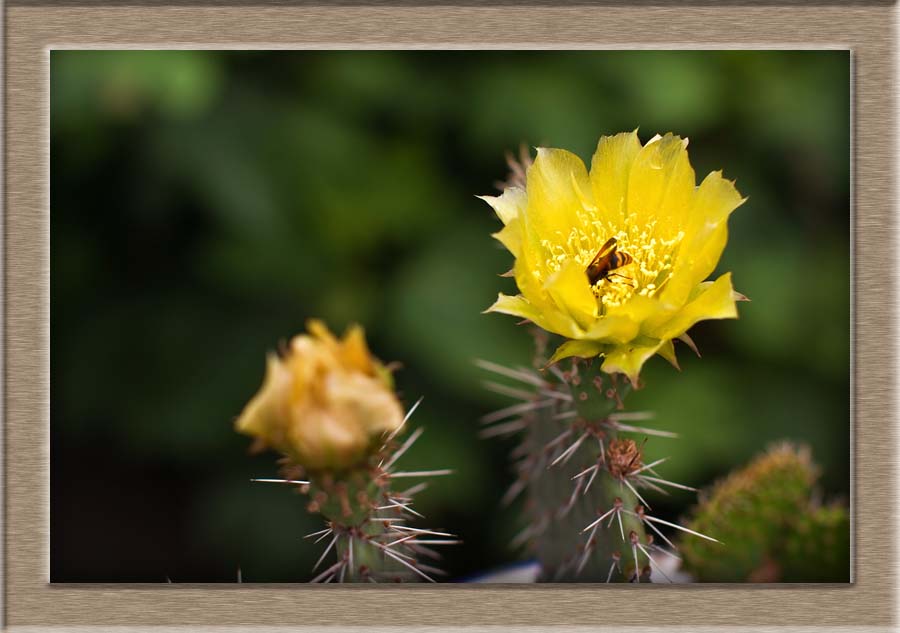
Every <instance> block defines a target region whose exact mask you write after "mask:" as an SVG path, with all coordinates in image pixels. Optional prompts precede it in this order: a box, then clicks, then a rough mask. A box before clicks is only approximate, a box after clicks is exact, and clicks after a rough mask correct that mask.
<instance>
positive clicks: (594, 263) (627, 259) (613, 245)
mask: <svg viewBox="0 0 900 633" xmlns="http://www.w3.org/2000/svg"><path fill="white" fill-rule="evenodd" d="M617 242H618V240H616V238H614V237H611V238H609V239H608V240H606V243H604V244H603V246H601V247H600V250H599V251H597V255H596V256H595V257H594V259H593V260H591V263H590V264H588V265H587V268H585V269H584V272H585V274H586V275H587V278H588V281H589V282H590V284H591V287H594V286H596V285H597V284H598V283H599V282H601V281H603V280H604V279H609V277H610V276H615V277H621V278H622V279H630V278H629V277H626V276H625V275H623V274H621V273H617V272H615V271H616V270H617V269H619V268H623V267H625V266H628V265H629V264H630V263H632V262H633V261H634V258H633V257H632V256H631V255H629V254H628V253H626V252H625V251H620V250H618V246H617Z"/></svg>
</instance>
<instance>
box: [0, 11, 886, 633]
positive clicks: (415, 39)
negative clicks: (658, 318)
mask: <svg viewBox="0 0 900 633" xmlns="http://www.w3.org/2000/svg"><path fill="white" fill-rule="evenodd" d="M896 17H897V16H896V7H895V6H894V5H893V4H889V3H882V2H871V3H856V4H854V5H852V6H846V7H844V6H837V5H831V4H825V5H818V6H809V5H806V4H800V3H792V4H784V5H775V4H771V5H768V6H752V7H751V6H738V5H736V4H734V5H728V4H727V3H726V5H725V6H710V5H705V4H702V5H695V6H689V7H685V6H681V5H676V4H675V3H667V4H666V5H665V6H645V5H644V4H642V3H634V4H627V3H618V2H608V3H602V2H596V3H595V2H581V3H577V4H572V5H569V6H544V5H542V4H538V3H533V4H529V5H526V6H510V5H496V6H477V5H474V4H469V3H459V4H455V5H454V4H445V5H441V6H437V7H429V6H424V5H421V6H420V5H418V4H413V3H397V4H394V5H391V4H387V3H377V2H368V3H363V2H360V3H341V4H338V5H336V6H332V7H325V6H320V5H318V4H313V3H306V2H297V3H274V2H273V3H266V2H259V1H258V2H255V3H252V4H247V5H241V4H238V3H229V4H227V5H225V6H210V5H209V4H206V3H201V2H196V3H179V4H177V5H176V4H163V3H159V4H157V3H150V2H137V3H127V2H121V3H112V4H100V3H92V2H84V3H79V2H74V1H70V2H63V3H54V2H50V1H43V2H38V1H32V0H14V1H12V2H9V3H7V5H6V7H5V16H4V19H5V27H6V29H5V31H6V34H7V40H6V41H7V46H6V60H5V61H6V70H7V72H6V79H7V84H6V87H5V90H4V104H5V106H6V107H5V112H6V132H7V133H6V135H5V143H6V144H5V149H6V152H5V159H6V160H5V178H4V182H5V191H4V194H5V196H4V198H5V202H6V204H5V209H6V214H5V224H4V233H5V238H6V239H5V242H4V244H5V251H6V253H5V254H6V257H5V268H4V270H5V277H4V279H5V291H6V318H5V336H4V349H5V352H6V354H5V360H6V362H5V367H4V369H5V375H6V381H5V394H4V395H5V398H4V404H5V406H4V421H5V425H4V431H5V433H4V456H5V460H6V462H5V463H6V468H5V478H4V491H5V494H6V497H5V512H4V515H5V516H4V519H5V527H6V539H5V542H4V543H5V561H6V564H5V568H4V584H5V592H4V597H5V608H4V614H5V619H6V625H7V626H11V627H17V626H26V625H28V626H39V627H45V628H49V627H73V626H91V627H99V626H101V625H103V626H124V625H128V626H139V627H142V626H148V627H149V626H159V625H165V626H167V627H173V626H191V627H194V626H197V627H200V626H236V625H240V626H242V627H263V626H269V627H275V626H291V627H298V628H299V627H311V628H310V630H313V629H319V628H320V627H322V626H325V625H332V626H335V625H336V626H342V627H347V628H351V627H365V630H367V631H373V630H380V629H382V628H384V629H387V628H390V627H410V628H412V627H423V626H436V627H440V629H441V630H452V628H454V627H462V626H479V627H484V626H502V627H505V628H508V629H509V630H516V628H517V627H523V628H524V627H532V626H534V627H540V628H541V630H553V629H557V628H558V629H559V630H568V629H569V628H573V627H600V628H602V627H616V628H620V627H629V626H630V627H653V628H661V627H664V626H670V625H685V626H690V627H691V629H692V630H697V629H698V628H700V627H702V626H712V627H715V629H716V630H726V629H725V627H728V626H734V627H738V626H752V627H756V628H763V627H765V628H771V629H775V628H779V629H782V628H783V629H787V630H790V629H791V628H794V627H801V626H809V625H822V626H825V625H831V626H836V625H853V626H860V627H867V629H866V630H876V629H879V628H881V629H883V630H889V629H892V627H893V625H895V624H896V620H895V600H896V597H895V593H896V589H897V583H896V573H895V569H896V567H895V565H894V562H895V560H896V553H897V552H896V550H897V546H896V544H895V539H894V538H893V536H892V533H891V532H890V526H886V525H885V524H886V522H889V521H891V519H892V518H893V517H894V516H895V512H896V510H897V508H896V488H895V487H894V485H893V484H894V482H895V481H896V467H895V464H896V462H897V459H896V454H895V452H894V451H895V450H896V446H897V442H896V439H897V429H896V423H895V418H896V409H895V407H896V396H895V393H894V386H895V385H896V379H897V372H896V362H895V361H894V360H893V359H892V358H891V357H890V355H889V354H888V355H887V358H886V355H885V353H884V351H883V349H882V348H883V347H884V346H885V344H886V343H887V342H888V341H893V340H894V336H896V318H895V316H894V313H893V310H892V307H893V304H894V302H895V300H896V295H895V289H894V287H893V286H892V285H891V281H892V277H893V276H892V275H891V274H890V271H892V270H893V269H894V267H895V263H896V260H895V253H894V245H893V244H892V242H891V237H892V232H893V230H894V229H895V227H896V219H895V215H894V208H895V195H896V192H895V187H896V185H895V181H894V177H895V174H896V158H895V134H896V110H895V106H894V96H893V94H892V88H893V86H895V83H896V65H895V58H894V56H895V54H896V43H895V39H894V29H895V26H894V25H895V21H896ZM54 48H103V49H116V48H217V49H218V48H221V49H231V48H240V49H256V48H265V49H272V48H276V49H279V48H283V49H293V48H372V49H378V48H454V49H466V48H550V49H554V48H563V49H564V48H628V49H631V48H679V49H684V48H735V49H741V48H790V49H802V48H838V49H850V50H851V51H852V65H853V68H852V81H853V82H854V83H853V95H854V96H853V104H852V108H851V111H852V116H853V118H854V120H853V123H852V126H851V129H852V135H853V139H852V148H853V149H852V151H853V161H852V166H853V167H852V169H853V173H852V177H851V178H852V183H853V185H852V190H853V208H852V210H851V218H850V220H851V223H850V231H851V243H852V246H853V250H854V260H855V261H854V273H853V279H852V288H853V313H852V315H850V316H851V317H852V319H853V320H852V332H853V336H852V345H853V354H852V358H853V361H852V366H851V367H850V368H849V369H850V370H851V371H852V372H853V376H854V379H853V380H852V382H851V384H852V394H851V416H852V424H851V435H852V438H851V447H852V451H853V457H852V464H853V466H852V469H851V470H852V473H851V474H852V477H853V485H852V491H853V493H852V499H851V504H852V505H851V509H852V513H853V523H852V526H853V527H852V529H853V535H852V541H851V542H852V543H853V552H852V560H853V572H852V579H853V582H852V583H850V584H848V585H843V584H841V585H821V584H818V585H741V586H733V585H732V586H725V585H686V586H672V587H666V588H662V587H656V586H654V587H649V588H644V589H643V591H653V592H654V593H653V596H652V607H651V606H650V604H651V603H649V602H647V601H639V602H638V603H637V605H639V606H636V603H635V600H634V596H633V595H626V592H630V591H634V590H636V589H635V588H632V587H628V588H613V587H607V586H600V585H597V586H593V585H554V584H545V585H516V586H513V585H509V586H505V585H492V586H469V585H462V584H457V585H453V584H446V585H439V586H402V587H368V586H367V587H318V586H307V585H265V584H263V585H256V584H252V585H251V584H243V585H238V584H233V585H199V584H178V585H165V584H159V585H96V584H79V585H73V584H50V583H49V568H50V565H49V539H50V529H49V525H50V523H49V496H50V485H49V478H50V460H49V437H50V414H51V412H50V405H49V392H50V384H49V380H50V379H49V367H50V362H51V354H52V350H51V349H50V342H49V341H50V321H51V306H50V300H49V297H50V290H49V288H50V266H49V254H50V248H51V245H50V243H49V225H50V222H51V220H52V219H51V217H50V199H49V173H50V171H49V156H50V155H49V148H48V145H49V59H50V56H49V50H51V49H54ZM875 367H877V369H874V368H875ZM886 527H887V528H888V529H885V528H886ZM638 590H640V589H638ZM94 630H99V629H97V628H95V629H94Z"/></svg>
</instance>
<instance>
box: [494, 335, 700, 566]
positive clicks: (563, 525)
mask: <svg viewBox="0 0 900 633" xmlns="http://www.w3.org/2000/svg"><path fill="white" fill-rule="evenodd" d="M544 338H545V335H544V334H543V333H541V332H536V333H535V340H536V342H537V347H538V354H537V358H536V362H535V369H527V368H509V367H504V366H501V365H497V364H495V363H491V362H487V361H479V365H480V366H481V367H482V368H483V369H486V370H488V371H491V372H494V373H495V374H498V375H501V376H504V377H506V378H511V379H513V380H515V381H517V382H519V383H520V385H519V386H516V387H510V386H508V385H506V384H499V383H496V382H492V381H489V382H486V386H487V387H488V388H489V389H491V390H493V391H496V392H498V393H503V394H506V395H510V396H513V397H517V398H518V399H519V400H521V402H519V403H517V404H514V405H512V406H509V407H506V408H504V409H501V410H499V411H496V412H494V413H492V414H489V415H487V416H485V418H484V419H483V421H484V422H485V423H486V424H489V425H492V426H488V427H487V428H486V429H485V430H484V431H483V432H482V435H483V436H486V437H491V436H498V435H508V434H513V433H519V432H521V435H522V442H521V444H520V445H519V446H518V447H517V448H516V449H515V450H514V451H513V455H512V456H513V458H514V459H515V464H514V468H515V472H516V474H517V478H516V481H515V482H514V483H513V485H512V486H511V487H510V489H509V491H508V492H507V494H506V496H505V497H504V501H505V502H507V503H508V502H511V501H512V500H513V499H514V498H515V497H517V496H519V495H520V494H523V493H524V495H525V497H526V499H525V512H526V515H527V526H526V527H525V528H524V529H523V530H522V531H521V532H520V533H519V534H518V535H517V536H516V537H515V538H514V539H513V543H512V544H513V545H514V546H521V545H527V546H528V547H529V549H530V550H531V551H532V552H533V554H534V555H535V556H536V558H537V560H538V562H539V563H540V565H541V580H543V581H550V582H574V581H578V582H598V581H599V582H616V581H617V582H646V581H647V580H649V578H650V576H651V573H652V572H653V571H654V569H655V570H656V571H658V572H659V576H662V577H663V579H665V574H664V572H662V570H660V569H659V566H658V563H657V562H656V561H655V560H654V558H653V557H652V556H651V555H650V554H651V553H654V552H659V553H660V554H664V555H665V554H668V555H670V556H675V554H673V553H672V552H670V551H669V549H667V548H666V547H663V546H662V544H663V543H665V544H667V545H668V546H669V547H671V548H674V545H673V544H672V542H671V541H670V540H669V539H667V538H666V537H665V536H664V535H663V534H662V532H661V531H660V528H659V527H658V525H659V524H663V525H668V526H669V527H674V528H676V529H681V530H684V528H682V527H681V526H678V525H675V524H670V523H668V522H667V521H663V520H662V519H658V518H657V517H654V516H652V515H650V514H649V511H650V508H649V506H648V505H647V502H646V500H645V499H644V497H643V495H642V494H641V492H639V489H642V488H649V489H656V490H662V487H663V486H674V487H682V488H684V487H685V486H680V485H679V484H675V483H674V482H669V481H666V480H664V479H661V478H660V477H658V476H655V475H657V473H656V472H655V471H654V470H653V469H654V467H655V466H656V465H657V464H658V463H659V462H655V463H651V464H645V463H644V462H643V451H642V445H639V444H637V443H636V442H635V441H634V440H633V439H631V438H628V437H626V435H628V434H634V433H637V434H638V436H640V435H645V436H646V435H651V434H658V435H664V436H666V435H669V436H671V434H668V433H665V432H662V431H656V430H655V429H648V428H645V427H638V426H632V425H630V424H627V423H626V422H625V421H627V420H629V421H630V420H635V419H642V418H646V417H649V416H648V415H647V414H644V413H638V412H632V413H627V412H625V411H623V409H624V399H625V398H626V396H627V395H628V393H629V391H630V389H631V386H630V384H629V383H628V381H627V380H625V379H624V377H622V376H619V375H612V376H610V375H607V374H603V373H601V372H600V371H599V369H598V368H597V365H596V364H592V363H591V362H590V361H582V360H576V361H574V362H572V363H571V366H570V367H571V369H570V370H569V371H563V370H562V369H560V367H559V366H556V365H554V366H550V367H547V368H546V369H544V370H542V369H541V368H542V367H544V366H545V365H546V359H545V357H544V354H543V348H544V347H545V341H544ZM695 535H696V536H698V537H700V538H704V539H708V540H714V539H710V538H709V537H706V536H704V535H703V534H699V533H696V532H695ZM657 538H658V539H660V541H661V542H660V543H657V542H655V539H657Z"/></svg>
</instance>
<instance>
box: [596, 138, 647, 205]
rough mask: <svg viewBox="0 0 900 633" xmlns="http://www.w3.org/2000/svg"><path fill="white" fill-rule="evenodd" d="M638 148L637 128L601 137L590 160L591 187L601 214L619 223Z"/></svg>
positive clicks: (639, 143) (639, 144)
mask: <svg viewBox="0 0 900 633" xmlns="http://www.w3.org/2000/svg"><path fill="white" fill-rule="evenodd" d="M640 151H641V142H640V140H638V135H637V131H635V132H623V133H621V134H616V135H615V136H603V137H601V138H600V142H599V143H598V144H597V151H596V152H594V156H593V158H592V159H591V187H592V189H593V192H594V202H595V204H596V205H597V207H598V209H599V211H600V214H601V217H605V218H607V219H609V220H611V221H617V222H622V221H623V220H624V217H625V205H626V200H627V194H628V175H629V174H630V173H631V166H632V163H634V159H635V157H636V156H637V155H638V152H640Z"/></svg>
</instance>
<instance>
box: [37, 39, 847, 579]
mask: <svg viewBox="0 0 900 633" xmlns="http://www.w3.org/2000/svg"><path fill="white" fill-rule="evenodd" d="M849 85H850V58H849V53H848V52H846V51H818V52H804V51H760V52H717V51H681V52H665V51H641V52H619V51H583V52H568V51H542V52H506V51H484V52H472V51H455V52H431V51H393V52H380V51H363V52H351V51H346V52H341V51H329V52H280V51H279V52H274V51H272V52H194V51H177V52H163V51H127V52H119V51H92V52H82V51H53V52H52V53H51V227H52V228H51V240H52V242H51V275H52V279H51V281H52V286H51V287H52V290H51V301H52V306H53V307H52V314H51V323H52V326H51V345H52V370H51V406H52V421H51V463H52V472H51V576H52V580H53V581H54V582H61V581H68V582H77V581H108V582H115V581H146V582H164V581H165V579H166V578H167V577H168V578H170V579H172V580H173V581H176V582H189V581H193V582H232V581H234V579H235V576H236V571H237V569H238V567H240V568H241V569H242V572H243V577H244V580H245V581H253V582H255V581H267V582H276V581H303V580H308V579H309V577H310V574H309V571H310V567H311V565H312V562H313V561H314V560H315V558H316V557H317V555H318V552H319V546H315V547H314V546H312V545H310V543H309V542H307V541H303V540H301V539H300V535H302V534H305V533H306V532H310V531H312V530H314V529H317V526H318V523H319V520H318V519H312V518H310V517H308V516H307V515H306V514H305V511H304V503H303V501H302V498H299V497H297V496H295V495H294V494H293V493H292V492H291V491H290V490H288V489H286V488H283V487H280V486H274V485H267V484H253V483H250V482H249V479H250V478H251V477H266V476H272V475H273V474H274V473H275V465H274V458H273V456H272V455H271V454H265V455H260V456H253V457H251V456H249V455H248V454H247V448H248V445H249V441H248V440H247V438H245V437H242V436H239V435H237V434H236V433H235V432H234V431H233V429H232V423H233V420H234V418H235V417H236V416H237V414H238V413H239V412H240V411H241V408H242V407H243V405H244V404H245V403H246V402H247V400H248V399H249V398H250V397H251V396H252V395H253V394H254V393H255V391H256V389H257V388H258V387H259V385H260V383H261V381H262V376H263V369H264V359H265V354H266V352H267V351H268V350H272V349H274V348H275V347H276V345H277V344H278V342H279V341H280V340H284V339H288V338H289V337H290V336H292V335H293V334H295V333H298V332H300V331H301V330H302V329H303V327H304V322H305V320H306V319H307V318H308V317H311V316H318V317H322V318H324V319H325V320H326V321H327V322H328V323H329V324H331V325H332V327H333V328H335V329H338V330H341V329H342V328H343V327H344V326H345V325H346V324H348V323H350V322H351V321H359V322H361V323H362V324H364V325H365V327H366V328H367V331H368V335H369V338H370V343H371V346H372V348H373V350H375V352H376V354H377V355H378V356H380V357H381V358H382V359H383V360H385V361H395V360H396V361H401V362H402V363H403V365H404V368H403V369H402V370H401V371H399V372H398V373H397V375H396V378H397V384H398V387H399V389H400V390H401V393H402V396H403V398H404V400H405V402H406V403H407V404H410V403H412V402H414V401H415V400H416V399H417V398H418V397H419V396H425V400H424V402H423V404H422V406H421V407H420V409H419V410H418V412H417V413H416V415H415V416H414V419H413V421H414V423H415V424H416V425H423V426H425V427H426V432H425V435H424V436H423V437H422V439H421V440H420V441H419V444H418V445H417V446H416V448H415V450H413V451H411V452H410V453H409V454H408V455H407V456H406V457H404V458H403V463H404V464H405V465H407V466H409V467H411V468H417V467H428V468H443V467H450V468H454V469H456V471H457V474H456V475H455V476H453V477H448V478H442V479H441V480H436V481H435V482H434V483H433V486H432V488H430V489H429V491H427V492H426V493H424V494H422V495H421V496H420V498H419V500H418V506H417V507H418V509H419V510H420V511H421V512H423V513H424V514H425V515H427V517H428V523H429V525H431V526H441V527H444V528H448V529H450V530H451V531H453V532H456V533H459V534H460V535H461V536H462V538H464V539H465V542H466V544H465V545H464V546H462V547H460V548H457V549H455V550H454V551H452V552H449V553H448V556H449V557H448V560H447V561H446V565H445V566H446V567H447V568H448V569H449V570H450V571H451V572H452V574H453V577H454V578H464V577H466V576H467V575H468V574H472V573H475V572H478V571H480V570H486V569H490V568H492V567H495V566H497V565H501V564H503V563H505V562H509V561H512V560H515V559H516V553H515V552H513V551H511V550H510V549H509V547H508V546H507V543H508V542H509V540H510V538H511V536H512V535H513V534H515V533H516V532H517V531H518V526H517V523H516V515H517V512H516V508H512V509H500V508H499V507H498V500H499V498H500V496H501V495H502V492H503V491H504V489H505V488H506V486H508V485H509V483H511V481H512V477H511V475H510V472H509V470H508V467H507V463H506V454H507V453H508V451H509V450H510V449H511V448H512V444H511V443H510V442H504V441H497V440H491V441H483V440H480V439H479V438H478V437H477V432H478V418H479V416H481V415H483V414H484V413H486V412H488V411H490V410H492V409H494V408H498V407H500V406H502V405H504V404H507V401H506V400H505V399H504V398H502V397H500V396H496V395H492V394H490V393H488V392H487V391H486V390H485V389H484V388H482V387H481V385H480V383H481V381H482V380H484V379H486V378H489V376H486V375H485V374H484V372H482V371H481V370H479V369H477V368H476V367H474V366H473V364H472V361H473V359H474V358H476V357H480V358H487V359H491V360H495V361H499V362H510V363H511V362H515V363H527V362H528V360H529V358H530V351H531V341H530V337H529V336H528V335H527V333H526V331H525V330H524V329H523V328H520V327H517V326H516V325H515V319H513V318H512V317H504V316H502V315H482V314H481V311H482V310H483V309H484V308H486V307H487V306H488V305H490V304H491V303H492V301H493V300H494V298H495V297H496V294H497V292H498V291H500V290H503V291H505V292H512V291H513V286H512V282H511V280H509V279H501V278H500V277H498V276H497V274H498V273H502V272H503V271H505V270H507V269H508V268H509V266H510V262H511V257H510V255H509V254H508V253H506V252H505V251H503V250H502V248H501V247H500V246H499V244H498V243H496V242H495V241H494V240H492V239H491V237H490V233H491V232H493V231H495V230H497V228H498V227H499V222H498V221H497V220H496V219H495V217H493V213H492V211H491V209H490V208H489V207H488V206H487V205H485V204H484V203H482V202H481V201H479V200H477V199H476V198H475V195H476V194H491V193H493V192H494V183H495V181H498V180H503V179H504V178H505V177H506V166H505V164H504V158H503V157H504V153H505V152H506V151H507V150H514V149H516V148H517V147H518V146H519V144H520V143H522V142H524V143H527V144H528V145H531V146H536V145H546V146H554V147H563V148H567V149H570V150H572V151H574V152H576V153H578V154H579V155H581V156H582V157H583V158H585V159H586V160H589V159H590V155H591V153H592V152H593V149H594V148H595V146H596V143H597V140H598V138H599V136H600V135H601V134H609V133H615V132H619V131H624V130H632V129H634V128H636V127H640V135H641V138H642V140H644V141H646V140H647V139H649V138H650V137H651V136H652V135H653V134H655V133H657V132H660V133H664V132H667V131H673V132H675V133H677V134H680V135H682V136H687V137H689V138H690V140H691V145H690V156H691V160H692V163H693V165H694V167H695V169H696V171H697V175H698V179H699V178H702V177H703V176H704V175H705V174H706V173H708V172H709V171H711V170H715V169H720V168H722V169H724V171H725V175H726V177H728V178H733V179H736V180H737V185H738V188H739V190H740V191H741V192H742V193H743V194H744V195H746V196H749V198H750V199H749V201H748V202H747V203H746V204H745V205H744V206H743V207H741V208H740V209H739V210H738V211H737V212H735V214H734V215H733V216H732V219H731V221H730V227H731V238H730V242H729V245H728V248H727V249H726V252H725V254H724V256H723V258H722V261H721V264H720V270H721V271H728V270H730V271H733V273H734V282H735V285H736V287H737V288H738V289H739V290H740V291H742V292H743V293H745V294H746V295H748V296H749V297H750V298H751V299H752V302H751V303H745V304H741V305H740V306H739V308H740V313H741V318H740V320H738V321H720V322H716V321H714V322H706V323H702V324H699V325H698V326H696V327H695V328H694V330H692V336H693V338H694V340H695V341H696V342H697V344H698V346H699V348H700V350H701V352H702V354H703V358H702V359H697V358H695V357H693V355H692V354H691V353H690V352H689V351H688V350H687V349H686V348H684V347H680V348H679V354H680V357H681V362H682V372H681V373H678V372H676V371H675V370H674V369H672V368H671V367H670V366H669V365H668V364H667V363H666V362H665V361H663V360H661V359H659V358H656V359H653V360H651V361H650V362H649V363H648V365H647V366H646V369H645V372H644V374H643V375H644V380H645V383H646V385H647V386H646V388H645V389H644V390H642V391H640V392H638V393H636V394H634V395H633V396H632V397H631V398H630V401H629V404H630V406H632V407H636V408H637V407H642V408H643V407H646V408H649V409H652V410H654V411H656V412H657V418H658V419H657V425H658V426H660V427H662V428H666V429H668V430H674V431H677V432H678V433H680V434H681V436H682V439H680V440H667V439H659V438H654V439H652V441H650V442H649V443H648V445H647V453H648V459H650V458H655V457H661V456H665V455H671V456H672V457H673V459H672V460H671V461H670V462H669V463H668V464H667V465H666V467H665V473H666V474H668V475H670V476H671V478H672V479H674V480H676V481H681V482H684V483H687V484H691V485H695V486H702V485H705V484H708V483H711V482H712V481H713V480H714V479H715V478H717V477H719V476H722V475H723V474H724V473H726V472H727V471H728V470H730V469H731V468H733V467H735V466H738V465H740V464H742V463H744V462H746V461H747V460H748V459H749V458H750V457H751V456H752V455H753V454H755V453H756V452H758V451H760V450H762V449H763V448H764V447H765V446H766V445H767V444H768V443H769V442H771V441H773V440H776V439H780V438H789V439H793V440H796V441H799V442H805V443H808V444H809V445H810V446H811V447H812V449H813V454H814V457H815V459H816V460H817V461H818V462H819V463H820V464H821V465H822V466H823V471H824V472H823V478H822V488H823V491H824V493H825V495H826V497H831V496H835V495H837V496H844V497H846V496H847V495H848V494H849V454H850V453H849V433H850V428H849V414H850V405H849V402H850V400H849V391H850V384H849V350H850V328H849V323H850V318H849V316H850V239H849V227H850V213H849V174H850V163H849V154H850V147H849V138H850V132H849V118H850V105H849V104H850V97H849ZM657 501H658V503H657V504H655V508H656V506H659V507H658V508H656V509H657V510H658V511H659V512H661V513H664V514H663V515H662V516H666V515H668V518H675V517H677V516H679V515H681V514H683V513H684V512H686V511H687V509H688V508H689V507H690V505H691V504H692V502H693V496H692V495H691V494H690V493H684V494H674V495H673V496H672V497H670V498H666V499H658V498H657Z"/></svg>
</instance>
